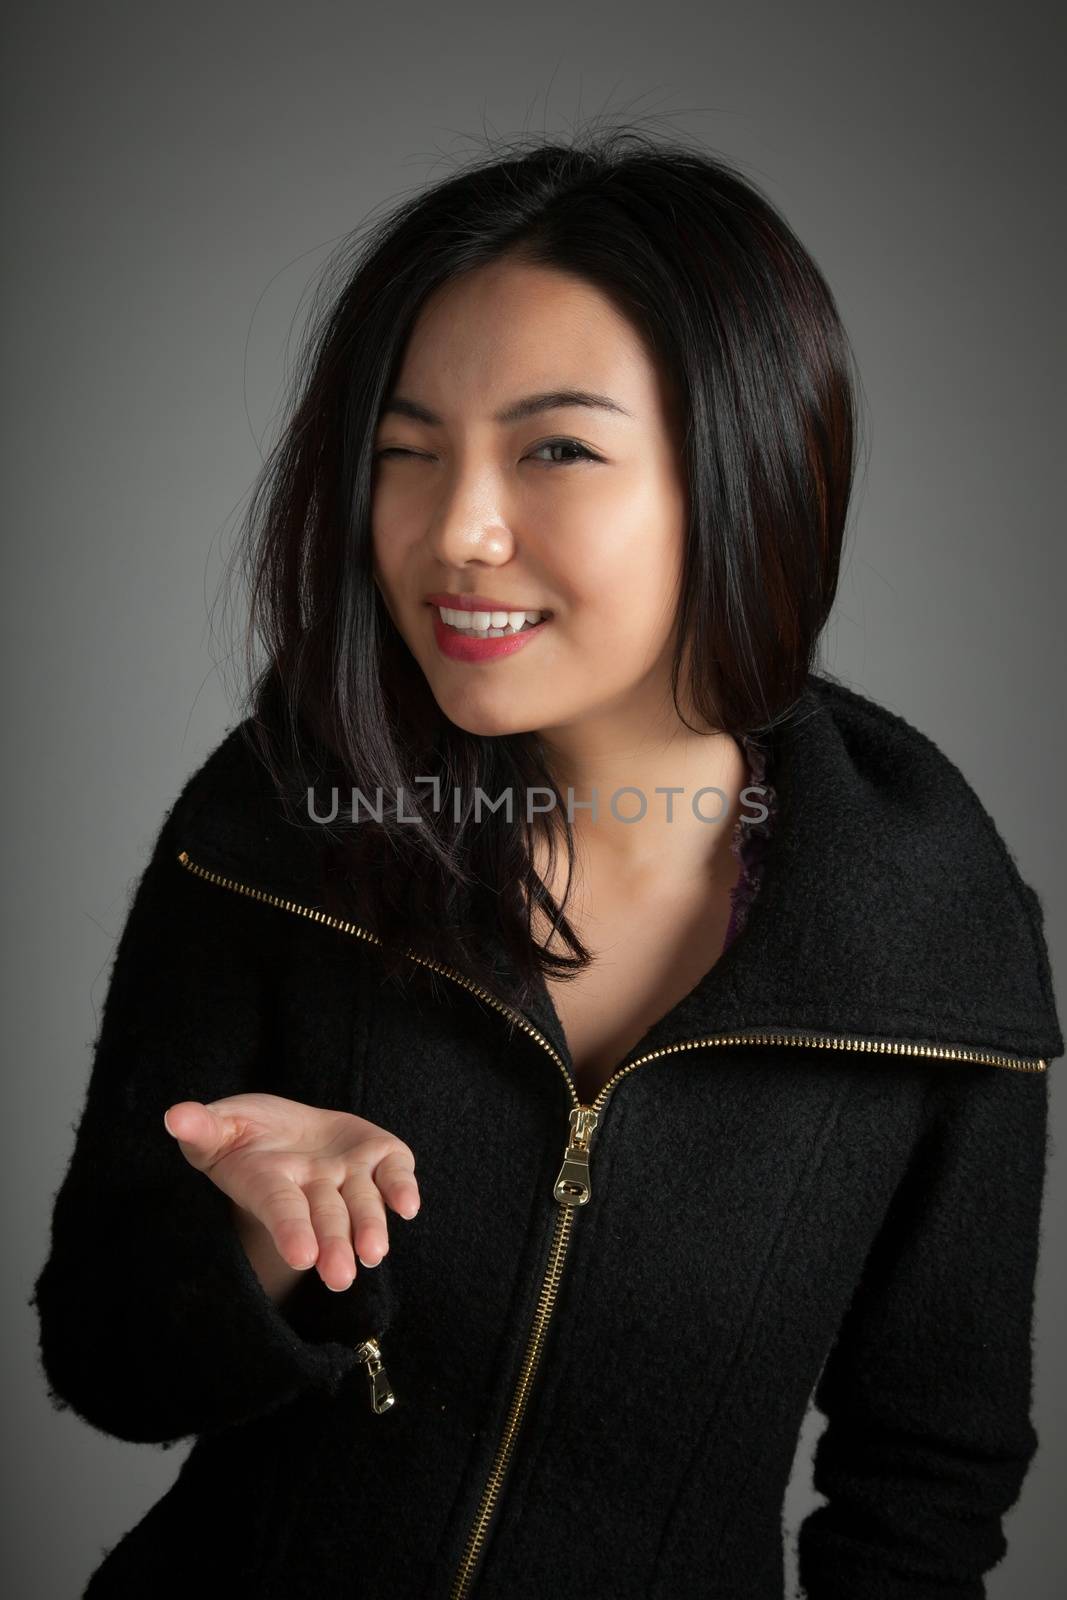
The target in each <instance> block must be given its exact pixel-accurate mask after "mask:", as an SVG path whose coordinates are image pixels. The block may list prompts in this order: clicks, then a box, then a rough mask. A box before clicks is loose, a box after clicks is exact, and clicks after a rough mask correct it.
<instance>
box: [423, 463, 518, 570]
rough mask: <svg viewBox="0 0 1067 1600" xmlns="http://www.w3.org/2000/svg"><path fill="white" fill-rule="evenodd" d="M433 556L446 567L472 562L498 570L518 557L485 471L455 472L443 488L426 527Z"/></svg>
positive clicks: (512, 535)
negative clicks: (503, 564) (496, 567)
mask: <svg viewBox="0 0 1067 1600" xmlns="http://www.w3.org/2000/svg"><path fill="white" fill-rule="evenodd" d="M425 538H426V543H427V545H428V547H429V550H430V553H431V554H432V555H433V556H434V557H435V558H436V560H437V561H439V562H440V563H441V565H442V566H446V567H463V566H466V565H467V564H468V562H471V561H477V562H482V563H484V564H485V565H486V566H499V565H501V564H502V563H503V562H505V561H510V559H511V557H512V556H513V555H514V553H515V537H514V534H513V533H512V531H511V528H510V527H509V525H508V519H507V517H506V516H505V515H504V514H503V513H502V510H501V506H500V497H499V494H498V493H497V491H496V490H495V488H494V487H493V485H492V483H491V475H490V474H489V473H487V472H485V471H481V472H479V471H477V470H475V469H473V468H472V469H471V470H469V471H466V472H464V471H462V470H460V469H458V468H457V469H456V470H455V471H454V472H453V473H452V475H451V479H450V481H448V482H447V483H445V484H444V485H443V486H442V489H441V493H440V497H439V499H438V501H437V503H436V504H435V505H434V507H433V509H432V512H431V514H430V517H429V520H428V523H427V527H426V535H425Z"/></svg>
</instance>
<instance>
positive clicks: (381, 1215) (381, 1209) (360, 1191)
mask: <svg viewBox="0 0 1067 1600" xmlns="http://www.w3.org/2000/svg"><path fill="white" fill-rule="evenodd" d="M339 1193H340V1196H341V1199H342V1200H343V1201H344V1204H345V1210H346V1212H347V1214H348V1216H349V1218H350V1220H351V1225H352V1244H353V1248H354V1249H355V1252H356V1254H357V1256H358V1257H359V1259H360V1261H361V1262H362V1263H363V1265H364V1266H365V1267H376V1266H377V1265H378V1263H379V1262H380V1261H381V1260H382V1258H383V1256H385V1255H386V1254H387V1253H388V1250H389V1225H388V1223H387V1221H386V1217H385V1206H384V1205H383V1204H382V1197H381V1194H380V1193H379V1191H378V1189H377V1188H376V1187H375V1185H374V1180H373V1179H372V1177H371V1175H370V1173H369V1171H368V1170H367V1168H366V1167H361V1166H358V1165H357V1166H354V1167H353V1168H352V1169H351V1171H350V1172H349V1173H348V1175H347V1176H346V1177H345V1178H344V1180H343V1181H342V1183H341V1185H340V1189H339Z"/></svg>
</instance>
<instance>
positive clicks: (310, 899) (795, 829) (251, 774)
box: [172, 673, 1064, 1065]
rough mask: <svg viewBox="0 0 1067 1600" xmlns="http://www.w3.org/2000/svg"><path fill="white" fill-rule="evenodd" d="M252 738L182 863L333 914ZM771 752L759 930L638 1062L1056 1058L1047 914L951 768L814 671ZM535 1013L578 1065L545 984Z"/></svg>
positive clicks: (175, 817) (186, 812)
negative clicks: (822, 1045) (853, 1048)
mask: <svg viewBox="0 0 1067 1600" xmlns="http://www.w3.org/2000/svg"><path fill="white" fill-rule="evenodd" d="M246 735H247V724H244V723H242V724H238V725H237V726H236V727H235V728H234V729H233V730H232V731H231V732H230V733H229V734H228V735H227V736H226V738H225V739H224V740H223V741H222V742H221V743H220V744H219V745H218V746H217V747H216V748H215V750H214V751H213V752H212V753H211V755H210V756H209V757H208V759H207V760H206V761H205V762H204V764H203V765H202V767H201V768H200V769H199V770H198V771H197V772H196V773H194V775H193V777H192V778H191V779H190V780H189V781H188V783H187V784H186V786H185V788H184V790H183V791H182V794H181V795H180V796H179V798H178V800H177V801H176V802H175V805H174V807H173V809H172V824H173V838H174V839H175V840H176V841H177V844H176V849H177V850H178V851H184V852H186V855H187V858H188V861H187V863H186V864H189V863H190V862H191V863H192V864H195V865H196V866H199V867H200V868H202V869H206V870H207V872H209V873H211V874H213V875H215V877H216V878H221V879H223V880H225V881H226V882H227V883H229V885H230V886H231V887H235V888H244V889H251V890H253V891H254V892H256V893H257V894H259V895H266V896H267V897H268V898H274V899H276V900H278V901H281V902H290V903H292V905H293V906H294V907H296V908H304V909H308V910H317V909H321V908H322V907H323V905H324V898H323V894H322V887H321V880H320V876H319V874H320V870H321V864H320V862H319V859H318V852H317V850H315V849H314V848H313V847H312V846H311V845H309V842H308V838H307V836H306V835H305V834H304V833H303V832H302V831H301V830H300V829H298V828H295V827H294V826H293V825H292V824H291V823H289V822H288V821H287V820H286V819H285V818H284V816H282V814H281V812H280V809H279V807H278V805H277V803H276V801H275V799H274V796H273V791H272V790H271V788H270V786H269V783H268V781H267V778H266V774H265V769H263V768H262V766H261V765H260V763H259V761H258V759H257V758H256V757H255V755H254V753H253V752H252V749H251V745H250V742H249V740H248V739H247V737H246ZM764 742H765V744H766V746H767V750H768V757H769V772H768V777H769V780H770V781H771V782H772V783H773V785H774V788H775V791H776V794H777V804H778V815H777V820H776V824H775V829H774V833H773V835H772V838H771V841H770V847H769V850H768V854H767V857H766V862H765V866H764V873H763V881H762V885H761V888H760V891H759V894H758V895H757V897H756V899H755V902H754V904H753V905H752V907H751V910H750V912H749V916H748V922H747V926H746V927H745V930H744V932H743V933H742V934H741V935H740V936H739V937H738V938H737V939H735V941H734V942H733V944H732V945H731V946H730V947H729V949H728V950H727V951H726V953H725V954H724V955H723V956H721V957H720V958H719V960H718V961H717V962H716V963H715V965H714V966H712V967H711V968H710V970H709V971H708V972H707V973H706V974H705V976H704V977H703V978H702V979H701V980H700V982H699V983H698V984H697V985H696V987H695V988H694V989H693V990H691V991H690V993H689V994H688V995H687V996H686V997H685V999H684V1000H682V1001H681V1002H680V1003H679V1004H678V1005H676V1006H675V1007H673V1008H672V1010H671V1011H670V1012H669V1013H668V1014H667V1015H666V1016H665V1017H663V1018H661V1019H660V1020H659V1021H658V1022H657V1023H655V1024H654V1025H653V1026H652V1028H650V1029H649V1031H648V1032H647V1033H646V1035H645V1036H644V1038H643V1039H642V1041H641V1045H640V1050H641V1051H642V1052H645V1051H649V1050H657V1049H660V1048H662V1047H664V1046H667V1045H671V1044H674V1043H680V1042H682V1041H685V1040H689V1039H698V1038H701V1037H705V1036H709V1035H734V1034H741V1033H757V1034H761V1035H779V1034H780V1035H797V1034H805V1035H811V1036H816V1035H827V1036H831V1037H832V1038H834V1039H850V1040H861V1041H872V1045H871V1048H878V1044H879V1042H881V1043H882V1046H883V1048H886V1047H888V1048H890V1049H892V1047H893V1046H894V1045H898V1046H899V1045H908V1046H909V1047H911V1048H910V1051H909V1053H911V1054H914V1053H915V1051H916V1048H917V1047H920V1046H929V1047H931V1054H933V1053H936V1051H937V1049H938V1048H941V1049H952V1050H955V1051H967V1050H973V1051H975V1052H976V1053H978V1054H979V1055H982V1054H996V1055H1003V1056H1004V1057H1006V1058H1019V1060H1020V1064H1023V1063H1024V1062H1025V1063H1029V1064H1031V1065H1033V1064H1034V1063H1036V1062H1042V1063H1045V1062H1047V1061H1048V1060H1050V1059H1052V1058H1054V1057H1056V1056H1059V1055H1062V1054H1063V1050H1064V1042H1063V1036H1062V1034H1061V1031H1060V1025H1059V1019H1058V1017H1057V1013H1056V1006H1055V1000H1054V995H1053V989H1052V980H1051V974H1050V970H1049V961H1048V953H1047V949H1046V945H1045V940H1044V934H1043V927H1042V912H1041V904H1040V901H1039V900H1038V897H1037V895H1036V894H1035V893H1034V891H1033V890H1032V889H1031V888H1030V887H1029V885H1027V884H1026V883H1025V882H1024V881H1023V880H1022V878H1021V876H1020V874H1019V871H1018V868H1017V867H1016V865H1015V863H1014V860H1013V859H1012V857H1011V855H1010V853H1009V851H1008V848H1007V846H1006V845H1005V843H1004V841H1003V839H1002V838H1001V836H1000V834H999V833H998V831H997V829H996V827H995V825H994V823H993V821H992V819H991V818H990V817H989V815H988V813H987V812H986V811H985V810H984V808H983V807H982V805H981V802H980V801H979V800H978V798H977V796H976V794H975V793H974V791H973V790H972V789H971V787H970V786H969V784H968V783H967V781H966V780H965V779H964V778H963V776H962V774H961V773H960V772H959V770H958V769H957V768H956V767H955V766H954V764H953V763H952V762H951V761H950V760H949V758H948V757H947V756H945V755H944V754H943V753H942V752H941V751H940V750H939V749H938V748H937V746H936V745H935V744H934V743H933V742H932V741H931V740H930V739H928V738H927V737H926V736H925V735H923V734H922V733H920V732H919V731H918V730H917V729H915V728H914V727H912V726H911V725H910V724H909V723H907V722H905V721H904V720H903V718H901V717H898V716H896V715H895V714H894V713H892V712H890V711H888V710H887V709H885V708H884V707H882V706H879V705H878V704H877V703H875V702H874V701H872V700H869V699H867V698H866V697H865V696H863V695H861V694H859V693H857V692H856V691H854V690H851V689H848V688H846V687H845V686H844V685H841V684H838V683H836V682H834V681H833V680H832V679H829V678H827V677H824V676H821V675H819V674H815V673H812V674H811V675H810V676H809V679H808V685H807V688H806V689H805V691H804V693H803V694H802V696H801V697H800V699H799V701H798V702H797V704H796V706H795V707H794V709H793V711H792V713H791V714H790V716H789V717H788V718H786V719H785V720H783V721H782V722H780V723H779V724H777V725H776V726H775V728H774V729H773V730H772V731H771V732H770V733H769V734H768V735H767V736H765V741H764ZM524 1015H525V1016H526V1017H527V1018H528V1019H529V1020H530V1021H531V1022H532V1023H533V1024H534V1026H535V1027H537V1028H538V1029H539V1030H540V1031H541V1032H542V1033H543V1034H544V1035H545V1037H546V1038H547V1039H549V1040H550V1042H551V1043H552V1044H553V1046H554V1047H555V1048H556V1050H557V1051H558V1052H559V1054H560V1055H561V1056H562V1057H563V1058H564V1059H565V1060H567V1061H568V1064H569V1056H568V1053H567V1046H566V1040H565V1036H564V1033H563V1029H562V1027H561V1025H560V1021H559V1018H558V1015H557V1013H556V1010H555V1007H554V1005H553V1003H552V999H551V996H550V994H549V992H548V990H547V988H546V987H545V986H544V985H543V984H540V985H538V987H537V990H536V993H535V994H534V996H533V998H532V1000H531V1001H530V1002H528V1004H527V1006H526V1007H525V1010H524ZM627 1059H628V1058H627ZM1001 1064H1005V1065H1010V1064H1011V1063H1010V1061H1007V1060H1006V1061H1005V1062H1003V1063H1001Z"/></svg>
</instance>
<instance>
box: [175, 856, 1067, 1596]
mask: <svg viewBox="0 0 1067 1600" xmlns="http://www.w3.org/2000/svg"><path fill="white" fill-rule="evenodd" d="M178 859H179V861H180V862H181V863H182V865H183V866H184V867H187V868H188V869H189V871H191V872H194V873H196V875H197V876H198V877H201V878H206V879H207V880H208V881H209V882H210V883H217V884H221V885H222V886H223V887H224V888H228V889H233V890H235V891H236V892H237V893H239V894H246V895H249V896H251V897H252V899H254V900H261V901H263V902H265V903H266V904H267V905H273V906H278V907H280V908H281V909H282V910H285V911H291V912H294V913H295V914H296V915H298V916H304V917H308V918H310V920H311V921H312V922H321V923H323V924H324V925H325V926H326V927H330V928H336V929H337V930H338V931H339V932H341V933H349V934H353V935H354V936H355V937H356V938H360V939H364V940H366V941H367V942H368V943H371V944H376V945H380V944H381V943H382V941H381V939H379V937H378V936H377V934H375V933H372V932H370V931H369V930H368V929H366V928H361V927H360V926H359V925H358V924H357V923H354V922H347V921H345V920H344V919H343V918H341V917H335V916H332V915H331V914H330V913H329V912H326V911H320V910H317V909H316V908H315V907H314V906H305V905H300V904H299V903H298V902H296V901H293V900H286V899H284V898H283V897H282V896H280V895H275V894H270V893H269V892H268V891H266V890H264V889H257V888H254V887H253V886H251V885H249V884H244V883H240V882H238V881H237V880H236V879H234V878H227V877H224V876H223V875H222V874H221V873H217V872H213V871H212V870H211V869H210V868H208V867H202V866H200V865H199V864H198V863H197V862H195V861H193V860H192V859H191V857H190V856H189V854H188V853H187V852H186V851H185V850H182V851H181V852H180V853H179V856H178ZM403 953H404V954H405V955H406V956H408V957H410V959H411V960H412V961H416V962H418V963H419V965H420V966H424V967H428V968H429V969H430V970H431V971H434V972H438V973H441V974H442V975H443V976H445V977H449V978H452V979H453V980H454V981H455V982H456V983H458V984H460V985H461V986H462V987H463V988H464V989H467V990H469V991H470V992H471V993H473V994H476V995H478V996H479V997H480V998H481V999H483V1000H485V1001H486V1002H487V1004H489V1005H491V1006H494V1007H495V1008H496V1009H497V1010H498V1011H500V1012H501V1013H502V1014H503V1015H504V1016H507V1017H509V1018H510V1019H511V1020H512V1021H513V1022H514V1023H516V1024H517V1025H518V1026H519V1027H520V1028H522V1030H523V1031H524V1032H525V1033H527V1034H529V1035H530V1037H531V1038H533V1039H536V1040H537V1042H538V1043H539V1044H540V1045H541V1046H542V1048H543V1049H545V1050H546V1051H547V1052H548V1054H549V1055H550V1056H551V1057H552V1059H553V1061H554V1062H555V1063H556V1065H557V1067H558V1068H559V1070H560V1072H561V1073H562V1074H563V1079H564V1082H565V1083H566V1085H567V1091H568V1093H569V1095H570V1097H571V1100H572V1101H573V1102H574V1104H573V1108H572V1110H571V1113H570V1118H569V1133H568V1138H567V1145H566V1149H565V1150H564V1153H563V1164H562V1166H561V1167H560V1170H559V1173H558V1175H557V1177H556V1181H555V1184H554V1186H553V1190H552V1195H553V1199H554V1200H556V1202H557V1203H558V1205H559V1208H560V1209H559V1212H558V1214H557V1218H556V1227H555V1233H554V1234H553V1238H552V1244H551V1247H550V1249H549V1256H548V1265H547V1267H546V1269H545V1275H544V1278H543V1280H542V1283H541V1290H540V1293H539V1295H538V1300H537V1309H536V1311H535V1312H534V1320H533V1325H532V1327H531V1330H530V1337H529V1340H528V1342H527V1346H526V1354H525V1356H524V1358H523V1363H522V1368H521V1370H520V1373H519V1378H518V1382H517V1384H516V1386H515V1390H514V1393H513V1395H512V1401H511V1407H510V1409H509V1411H508V1417H507V1421H506V1422H505V1424H504V1432H503V1434H502V1436H501V1439H500V1443H499V1445H498V1446H497V1451H496V1454H495V1456H494V1458H493V1463H492V1466H491V1467H490V1469H489V1476H488V1478H487V1480H486V1484H485V1488H484V1490H483V1492H482V1498H481V1501H480V1502H479V1505H478V1510H477V1512H476V1514H475V1518H474V1522H473V1524H472V1526H471V1530H470V1533H469V1535H468V1538H467V1544H466V1547H465V1549H464V1552H463V1557H462V1559H461V1561H460V1565H459V1569H458V1571H457V1573H456V1577H455V1579H454V1582H453V1586H452V1590H451V1592H450V1595H449V1600H465V1597H466V1595H467V1594H468V1593H469V1591H470V1585H471V1581H472V1578H473V1575H474V1570H475V1567H476V1565H477V1562H478V1558H479V1556H480V1554H481V1551H482V1548H483V1545H484V1543H485V1536H486V1531H487V1529H488V1526H489V1523H490V1520H491V1518H492V1514H493V1511H494V1509H495V1507H496V1503H497V1500H498V1498H499V1495H500V1490H501V1486H502V1484H503V1481H504V1478H505V1476H506V1473H507V1469H508V1466H509V1464H510V1461H511V1457H512V1454H513V1451H514V1446H515V1440H516V1438H517V1436H518V1432H519V1428H520V1426H521V1424H522V1420H523V1416H524V1413H525V1410H526V1403H527V1400H528V1398H529V1395H530V1391H531V1388H532V1385H533V1380H534V1376H535V1374H536V1371H537V1367H538V1364H539V1362H540V1359H541V1353H542V1351H543V1349H544V1344H545V1335H546V1332H547V1329H548V1324H549V1322H550V1320H551V1317H552V1312H553V1310H554V1308H555V1304H556V1298H557V1295H558V1292H559V1285H560V1280H561V1277H562V1272H563V1266H564V1262H565V1260H566V1256H567V1250H568V1246H569V1244H570V1240H571V1234H572V1231H573V1227H574V1217H575V1213H576V1210H577V1208H578V1207H579V1206H582V1205H586V1204H587V1203H588V1201H589V1197H590V1193H591V1188H590V1177H589V1157H590V1150H591V1146H592V1140H593V1136H594V1134H595V1132H596V1130H597V1128H598V1126H599V1125H600V1124H601V1121H602V1118H603V1111H604V1107H605V1105H606V1103H607V1100H608V1099H609V1098H610V1095H611V1093H612V1091H613V1090H614V1087H615V1085H616V1084H617V1083H618V1081H619V1080H620V1078H624V1077H626V1075H627V1074H628V1073H630V1072H633V1071H634V1070H635V1069H636V1068H637V1067H640V1066H644V1065H645V1064H646V1063H647V1062H649V1061H656V1060H658V1059H659V1058H660V1057H662V1056H668V1055H674V1054H676V1053H678V1052H679V1051H682V1050H703V1049H707V1048H710V1047H716V1046H723V1045H726V1046H729V1045H746V1044H770V1045H790V1046H799V1047H802V1048H805V1049H827V1050H862V1051H870V1052H874V1053H876V1054H879V1055H881V1054H888V1055H907V1056H925V1057H931V1058H936V1059H938V1060H946V1061H973V1062H982V1063H986V1064H988V1065H990V1066H995V1067H1003V1068H1006V1069H1009V1070H1012V1071H1019V1072H1043V1071H1044V1070H1045V1068H1046V1066H1047V1062H1045V1061H1044V1060H1040V1059H1036V1058H1034V1059H1028V1058H1023V1057H1019V1056H1011V1055H1005V1054H1004V1053H1002V1052H998V1051H987V1050H975V1049H972V1048H971V1047H970V1046H968V1045H934V1044H918V1043H911V1042H908V1041H901V1040H896V1039H871V1038H865V1037H862V1036H846V1035H842V1034H830V1033H818V1032H811V1031H807V1032H799V1033H784V1032H780V1031H777V1030H773V1029H771V1030H765V1029H757V1030H754V1031H753V1032H734V1033H727V1034H713V1035H711V1036H710V1037H707V1038H702V1039H686V1040H684V1041H682V1042H681V1043H678V1044H671V1045H665V1046H663V1047H662V1048H661V1049H659V1050H652V1051H650V1052H649V1053H648V1054H647V1055H643V1056H639V1057H638V1058H637V1060H636V1061H630V1062H628V1063H627V1064H626V1065H625V1066H622V1067H620V1068H619V1069H618V1071H617V1072H615V1073H614V1075H613V1076H612V1077H611V1078H609V1079H608V1081H607V1083H606V1084H605V1085H604V1086H603V1088H602V1089H601V1090H600V1092H599V1093H598V1095H597V1096H596V1099H595V1100H594V1101H593V1103H592V1105H589V1106H585V1105H583V1104H582V1101H581V1096H580V1095H579V1093H578V1089H577V1086H576V1084H575V1082H574V1080H573V1078H572V1077H571V1075H570V1073H569V1072H568V1071H567V1066H566V1063H565V1062H564V1060H563V1058H562V1056H561V1055H560V1054H559V1052H558V1051H557V1050H556V1048H555V1046H554V1045H553V1044H552V1043H551V1042H550V1040H548V1039H546V1038H545V1036H544V1034H543V1033H541V1032H540V1030H539V1029H537V1028H535V1027H534V1025H533V1023H531V1022H530V1021H529V1019H528V1018H527V1017H525V1016H523V1014H522V1012H521V1011H516V1010H515V1009H514V1007H512V1006H509V1005H507V1004H506V1002H504V1001H503V1000H500V999H499V998H498V997H497V996H496V995H494V994H491V993H490V992H489V990H488V989H483V988H482V986H481V985H480V984H477V983H475V982H474V981H473V980H472V979H470V978H468V977H467V976H466V975H465V974H464V973H462V972H457V971H456V969H455V968H454V967H449V966H446V965H445V964H444V963H442V962H439V961H436V960H434V959H433V958H432V957H430V956H422V955H419V954H418V953H417V952H415V951H413V950H404V952H403ZM361 1348H364V1347H361Z"/></svg>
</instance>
